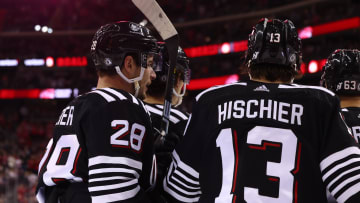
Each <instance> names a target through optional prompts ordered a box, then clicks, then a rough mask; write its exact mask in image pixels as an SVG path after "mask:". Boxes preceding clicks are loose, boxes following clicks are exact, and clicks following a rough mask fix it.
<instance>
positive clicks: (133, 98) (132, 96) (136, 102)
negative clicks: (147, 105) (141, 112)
mask: <svg viewBox="0 0 360 203" xmlns="http://www.w3.org/2000/svg"><path fill="white" fill-rule="evenodd" d="M130 96H131V98H132V100H133V102H134V103H135V104H137V105H139V102H138V100H137V99H136V98H135V97H134V95H132V94H130Z"/></svg>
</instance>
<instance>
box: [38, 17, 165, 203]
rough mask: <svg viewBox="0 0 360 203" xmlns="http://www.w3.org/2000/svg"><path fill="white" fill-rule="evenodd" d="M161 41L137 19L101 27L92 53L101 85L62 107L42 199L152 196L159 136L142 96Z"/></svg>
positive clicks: (43, 171) (43, 166) (45, 163)
mask: <svg viewBox="0 0 360 203" xmlns="http://www.w3.org/2000/svg"><path fill="white" fill-rule="evenodd" d="M157 51H158V47H157V44H156V39H155V38H154V37H153V36H152V35H151V34H150V32H149V30H148V29H147V28H145V27H143V26H141V25H139V24H136V23H133V22H126V21H121V22H116V23H111V24H107V25H104V26H102V27H101V28H100V29H99V30H98V31H97V32H96V34H95V36H94V38H93V41H92V46H91V56H92V59H93V61H94V64H95V67H96V70H97V74H98V84H97V89H96V90H94V91H91V92H89V93H87V94H84V95H82V96H79V97H78V98H76V99H74V100H73V101H72V102H70V104H69V105H68V106H67V107H66V108H65V109H64V110H63V111H62V114H61V116H60V118H59V120H58V122H57V123H56V124H55V129H54V135H53V138H52V139H51V140H50V142H49V144H48V146H47V150H46V152H45V154H44V156H43V159H42V160H41V163H40V165H39V183H38V188H37V199H38V200H39V202H56V203H57V202H101V203H103V202H150V200H149V199H148V196H147V194H146V192H147V191H149V190H150V189H151V188H152V187H153V184H154V182H155V179H156V177H155V174H156V170H155V165H156V164H155V162H154V161H155V158H154V152H153V151H154V150H153V149H154V148H153V147H154V146H153V145H154V135H153V131H152V126H151V122H150V117H149V113H148V112H147V111H146V109H145V106H144V104H143V103H142V101H141V100H139V99H138V98H141V99H143V98H145V96H146V90H147V88H148V86H149V85H150V84H151V81H152V80H154V79H155V77H156V75H155V72H154V70H153V69H155V68H154V67H155V65H156V64H157V58H159V57H156V56H157V53H156V52H157Z"/></svg>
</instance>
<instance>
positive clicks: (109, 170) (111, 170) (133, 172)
mask: <svg viewBox="0 0 360 203" xmlns="http://www.w3.org/2000/svg"><path fill="white" fill-rule="evenodd" d="M116 172H120V173H129V174H133V175H134V176H135V177H136V178H139V173H138V172H136V171H135V170H131V169H124V168H100V169H93V170H89V175H93V174H99V173H116Z"/></svg>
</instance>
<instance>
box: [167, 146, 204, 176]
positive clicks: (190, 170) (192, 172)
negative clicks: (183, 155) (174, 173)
mask: <svg viewBox="0 0 360 203" xmlns="http://www.w3.org/2000/svg"><path fill="white" fill-rule="evenodd" d="M172 154H173V157H174V158H175V160H176V162H177V164H178V167H180V168H181V169H182V170H184V171H185V172H186V173H188V174H189V175H192V176H193V177H194V178H196V179H199V173H198V172H197V171H196V170H194V169H193V168H191V167H190V166H188V165H187V164H185V163H184V162H182V161H181V160H180V157H179V155H178V154H177V153H176V150H174V151H173V153H172Z"/></svg>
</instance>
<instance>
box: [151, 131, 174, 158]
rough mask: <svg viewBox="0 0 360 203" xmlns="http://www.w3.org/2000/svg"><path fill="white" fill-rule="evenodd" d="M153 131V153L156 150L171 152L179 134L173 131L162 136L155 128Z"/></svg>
mask: <svg viewBox="0 0 360 203" xmlns="http://www.w3.org/2000/svg"><path fill="white" fill-rule="evenodd" d="M154 131H155V143H154V144H155V146H154V147H155V153H158V152H172V151H173V150H174V149H175V146H176V145H177V144H178V143H179V141H180V136H179V135H177V134H176V133H174V132H169V133H168V134H167V135H165V136H162V135H161V134H160V132H159V130H157V129H156V128H154Z"/></svg>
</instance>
